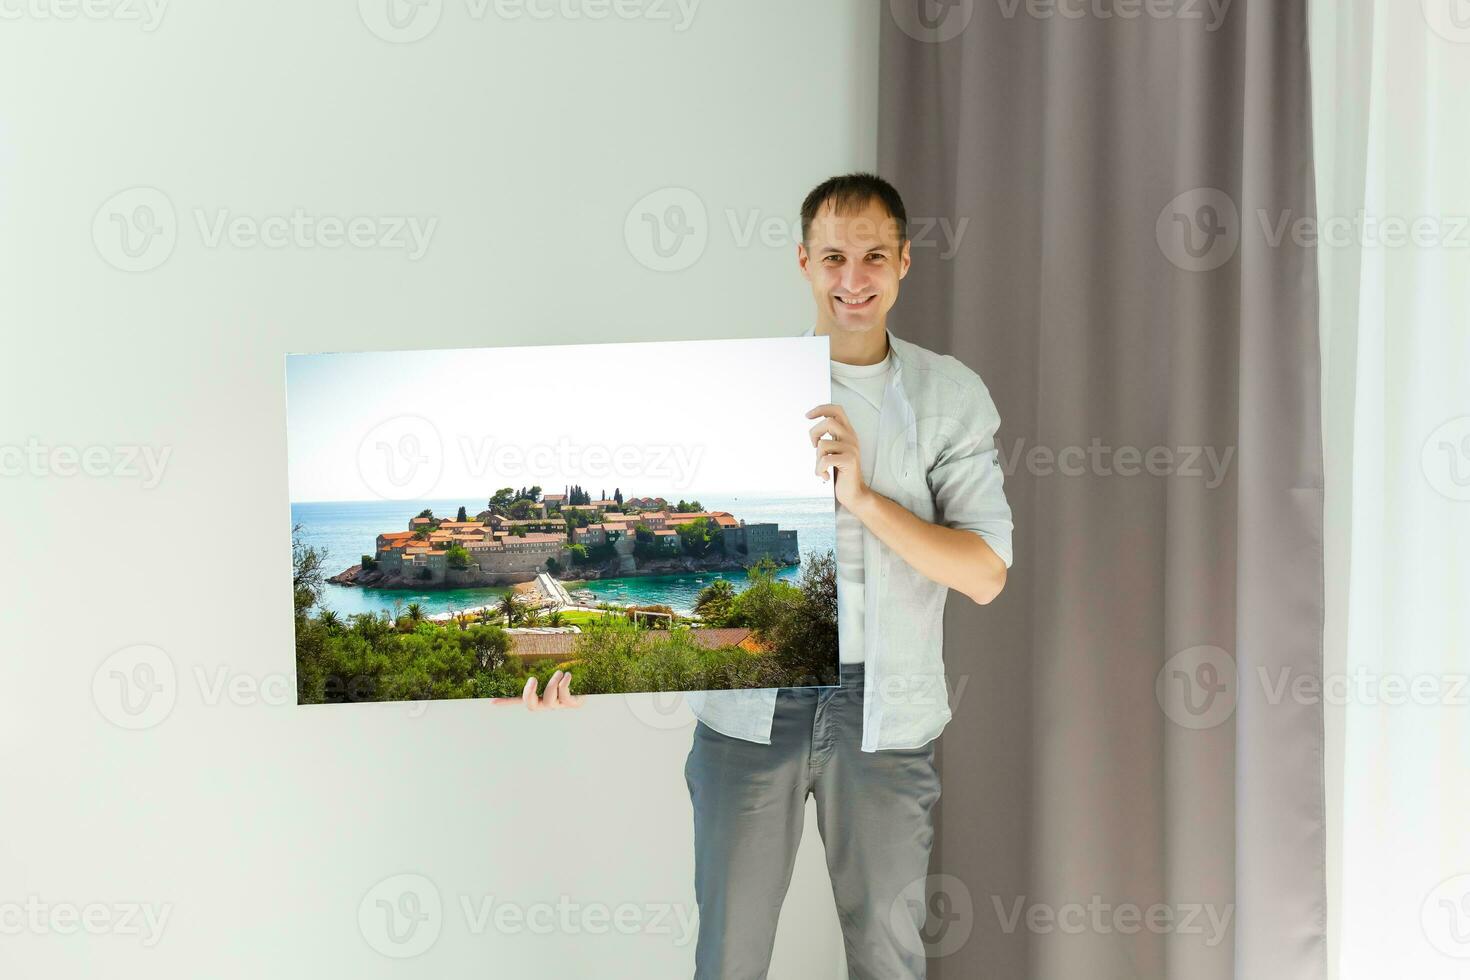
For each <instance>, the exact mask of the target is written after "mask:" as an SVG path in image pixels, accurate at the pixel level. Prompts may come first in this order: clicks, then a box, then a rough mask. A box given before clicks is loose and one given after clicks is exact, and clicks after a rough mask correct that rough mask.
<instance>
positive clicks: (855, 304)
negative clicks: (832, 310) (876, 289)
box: [835, 293, 878, 310]
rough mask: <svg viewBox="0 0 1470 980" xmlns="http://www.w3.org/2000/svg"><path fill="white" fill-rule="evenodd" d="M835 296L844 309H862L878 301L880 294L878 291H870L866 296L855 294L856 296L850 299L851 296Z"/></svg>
mask: <svg viewBox="0 0 1470 980" xmlns="http://www.w3.org/2000/svg"><path fill="white" fill-rule="evenodd" d="M835 298H836V300H837V305H838V306H841V307H842V308H843V309H846V310H861V309H866V308H867V307H869V306H872V305H873V304H874V303H875V302H877V300H878V294H877V293H869V294H868V295H866V296H855V297H852V298H851V299H849V298H847V297H845V296H838V297H835Z"/></svg>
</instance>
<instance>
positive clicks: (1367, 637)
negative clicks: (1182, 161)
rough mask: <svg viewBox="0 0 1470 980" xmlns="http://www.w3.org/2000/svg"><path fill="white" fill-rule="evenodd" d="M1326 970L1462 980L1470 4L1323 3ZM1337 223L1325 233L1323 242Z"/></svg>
mask: <svg viewBox="0 0 1470 980" xmlns="http://www.w3.org/2000/svg"><path fill="white" fill-rule="evenodd" d="M1312 50H1313V66H1312V67H1313V75H1314V77H1315V78H1316V80H1317V84H1316V86H1315V95H1314V101H1315V103H1316V106H1317V112H1318V116H1319V118H1330V119H1332V120H1333V121H1334V125H1333V126H1331V127H1324V128H1322V129H1320V130H1319V131H1318V132H1317V134H1316V156H1317V159H1318V170H1319V185H1320V188H1321V191H1320V198H1321V202H1322V205H1321V206H1322V213H1323V218H1324V224H1323V230H1324V235H1323V245H1322V247H1320V248H1319V249H1318V253H1319V264H1320V269H1321V282H1322V306H1323V317H1322V341H1323V381H1324V418H1325V419H1326V422H1327V425H1326V429H1325V434H1324V437H1325V439H1326V441H1327V447H1328V450H1329V452H1328V460H1329V463H1330V466H1329V469H1328V473H1327V486H1328V490H1329V496H1328V501H1329V508H1328V512H1327V519H1326V541H1327V555H1328V576H1327V586H1328V588H1327V596H1328V599H1327V614H1328V615H1327V628H1326V635H1327V644H1326V645H1327V672H1328V677H1329V679H1330V680H1333V681H1335V683H1334V684H1333V685H1332V688H1333V689H1334V690H1335V691H1336V692H1338V693H1337V696H1335V697H1333V698H1332V699H1331V700H1330V701H1329V702H1328V706H1327V707H1328V712H1327V713H1328V722H1329V724H1328V731H1329V749H1330V751H1329V760H1330V761H1331V765H1329V768H1328V781H1329V800H1331V801H1332V805H1331V806H1330V807H1329V813H1331V814H1333V817H1334V819H1333V820H1332V822H1331V824H1330V828H1329V829H1330V830H1331V837H1330V840H1331V845H1332V846H1331V848H1330V851H1329V855H1330V861H1329V868H1330V871H1331V874H1330V878H1329V883H1330V886H1331V890H1330V893H1329V894H1330V895H1331V896H1332V900H1333V901H1332V907H1333V909H1334V917H1333V920H1334V930H1333V932H1334V937H1333V943H1332V949H1333V951H1334V954H1335V955H1334V958H1333V967H1334V969H1333V974H1332V975H1333V976H1334V977H1337V978H1340V980H1377V978H1379V977H1383V976H1404V977H1413V978H1415V980H1450V978H1459V977H1464V976H1466V975H1467V974H1470V818H1467V814H1470V639H1467V637H1470V602H1467V599H1470V179H1467V178H1470V170H1467V167H1466V161H1467V159H1470V116H1467V112H1466V107H1465V98H1466V94H1467V93H1470V3H1466V2H1464V0H1443V2H1440V0H1423V2H1419V3H1389V2H1373V0H1332V2H1327V0H1324V2H1321V3H1316V4H1314V5H1313V6H1312ZM1329 229H1330V232H1331V233H1330V234H1328V232H1329Z"/></svg>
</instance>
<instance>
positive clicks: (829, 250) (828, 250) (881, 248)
mask: <svg viewBox="0 0 1470 980" xmlns="http://www.w3.org/2000/svg"><path fill="white" fill-rule="evenodd" d="M818 251H819V252H820V253H821V254H822V255H842V254H843V250H842V249H840V248H838V247H837V246H836V245H828V246H826V247H825V248H822V249H818ZM853 251H860V252H862V253H863V254H864V255H867V254H869V253H870V252H891V251H893V249H892V247H890V246H888V245H873V246H871V247H869V248H864V249H854V250H853Z"/></svg>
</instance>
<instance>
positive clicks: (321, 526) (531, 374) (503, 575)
mask: <svg viewBox="0 0 1470 980" xmlns="http://www.w3.org/2000/svg"><path fill="white" fill-rule="evenodd" d="M828 357H829V352H828V342H827V338H826V337H783V338H773V339H758V340H704V341H666V342H647V343H616V344H578V345H564V346H540V347H506V348H474V349H461V350H432V351H385V352H367V353H327V354H292V355H288V356H287V359H286V400H287V455H288V471H289V500H290V522H291V552H292V592H293V599H294V617H295V618H294V635H295V645H296V675H297V700H298V703H301V704H340V703H354V702H364V701H414V700H429V699H452V698H489V697H518V696H519V695H520V694H521V691H522V689H523V688H524V686H525V684H526V681H527V679H528V678H529V677H531V676H535V677H537V678H538V688H544V686H545V684H546V683H547V681H548V680H549V678H550V676H551V674H552V673H553V672H554V671H556V670H562V671H569V672H570V673H571V675H572V689H573V691H574V692H575V693H578V694H619V693H633V692H643V691H709V690H730V689H748V688H777V687H809V686H830V685H835V684H837V683H838V646H837V643H838V641H837V636H838V633H837V589H836V569H835V554H834V553H835V547H836V544H835V542H836V516H835V504H834V500H833V494H832V488H831V484H830V483H827V482H824V481H823V480H822V479H821V477H820V476H819V475H817V473H816V472H815V469H814V457H813V450H812V445H811V441H810V435H809V432H810V429H811V427H812V425H813V422H812V420H810V419H808V418H806V413H807V412H808V411H809V410H810V409H812V408H814V407H816V406H817V405H821V404H824V403H827V402H830V401H831V388H830V374H829V361H828Z"/></svg>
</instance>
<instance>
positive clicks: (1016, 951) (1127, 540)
mask: <svg viewBox="0 0 1470 980" xmlns="http://www.w3.org/2000/svg"><path fill="white" fill-rule="evenodd" d="M882 6H883V12H882V17H883V27H882V44H881V76H880V91H881V95H880V98H881V111H880V124H879V130H880V132H879V146H880V150H879V162H880V170H881V171H882V172H883V173H884V174H885V175H886V176H888V177H889V178H890V179H892V180H893V181H894V182H895V183H896V184H897V185H898V186H899V188H900V190H901V191H902V192H903V193H904V195H905V199H906V202H907V204H908V207H909V212H910V216H911V218H913V219H915V222H914V227H913V233H914V235H915V236H916V239H917V240H916V244H915V249H914V256H915V263H914V267H913V270H912V272H911V274H910V276H909V278H908V279H907V281H906V282H905V284H904V287H903V295H902V298H901V300H900V302H899V304H898V306H897V307H896V309H895V314H894V318H893V320H892V322H891V326H892V327H893V329H894V331H895V332H896V333H898V334H899V335H900V336H903V337H907V338H909V339H911V340H914V341H917V342H918V343H920V344H923V345H925V346H928V347H932V348H934V349H937V350H940V351H944V352H947V353H952V354H954V355H956V356H957V357H959V358H960V359H961V360H963V361H964V362H965V363H966V364H968V365H970V366H971V367H972V368H974V369H975V370H977V371H978V372H979V373H980V375H981V377H982V378H983V379H984V380H985V382H986V383H987V385H988V386H989V388H990V390H991V393H992V395H993V396H994V399H995V402H996V405H997V407H998V408H999V410H1000V415H1001V429H1000V432H999V434H998V439H997V443H998V447H999V449H1000V451H1001V456H1002V465H1003V466H1004V467H1005V471H1006V487H1007V495H1008V497H1009V499H1010V501H1011V505H1012V508H1013V511H1014V516H1015V522H1016V533H1015V541H1016V557H1015V566H1014V567H1013V568H1012V570H1011V573H1010V579H1009V584H1008V586H1007V588H1006V591H1005V593H1004V594H1003V595H1002V596H1001V597H1000V598H999V599H998V600H997V601H996V602H995V603H993V604H992V605H990V606H988V607H976V606H974V605H972V604H970V603H968V602H967V601H964V600H963V598H962V597H961V598H954V599H952V600H951V602H950V608H949V611H948V618H947V634H946V635H947V641H946V655H945V656H946V661H947V663H948V666H949V671H950V680H951V687H952V700H953V701H954V702H955V708H956V716H955V719H954V721H953V722H951V725H950V727H949V729H948V730H947V731H946V733H945V735H944V737H943V738H942V739H941V743H940V744H941V747H940V754H941V760H942V771H943V781H944V789H943V797H942V800H941V803H940V807H941V809H940V817H939V821H940V822H939V833H938V838H937V841H936V849H935V858H934V866H933V872H934V873H933V874H932V875H931V876H930V880H929V883H928V885H929V891H930V893H931V894H930V899H929V902H930V912H931V925H930V929H929V934H928V935H927V936H926V939H927V940H928V941H929V942H930V957H931V975H932V976H934V977H939V978H944V980H947V978H974V977H983V978H990V977H996V978H1007V980H1010V978H1042V980H1078V978H1089V980H1097V978H1164V977H1168V978H1186V980H1223V978H1242V980H1274V978H1283V980H1288V978H1289V980H1320V978H1322V977H1324V976H1325V972H1326V953H1325V925H1326V923H1325V918H1326V908H1325V882H1324V852H1325V840H1324V839H1325V823H1324V814H1323V760H1322V751H1323V735H1322V712H1321V704H1320V698H1314V697H1313V696H1312V695H1311V684H1312V682H1313V681H1316V682H1317V683H1319V684H1320V680H1321V664H1322V645H1321V628H1322V616H1323V597H1322V461H1321V436H1320V424H1319V402H1318V384H1319V363H1318V344H1317V292H1316V289H1317V287H1316V268H1315V259H1314V256H1313V253H1312V251H1311V249H1310V248H1308V247H1303V245H1302V244H1299V243H1298V241H1297V240H1296V239H1294V237H1293V235H1292V232H1291V228H1292V227H1294V226H1293V225H1292V224H1291V223H1292V222H1294V221H1300V220H1302V219H1308V218H1310V217H1312V215H1313V214H1314V200H1313V196H1314V195H1313V178H1312V173H1313V170H1312V153H1311V147H1312V143H1311V115H1310V99H1309V96H1310V92H1309V77H1308V63H1307V24H1306V9H1305V3H1304V2H1303V0H1275V2H1270V0H1235V2H1234V3H1233V4H1229V5H1227V6H1226V9H1225V11H1224V13H1223V17H1217V12H1218V8H1219V6H1220V5H1219V4H1216V5H1215V6H1214V7H1212V6H1210V5H1209V4H1207V3H1205V2H1203V0H1201V2H1195V0H1177V2H1174V3H1137V4H1133V5H1127V4H1124V3H1119V4H1117V5H1116V6H1115V5H1114V4H1112V3H1111V2H1108V0H1076V2H1068V0H1062V2H1061V3H1060V4H1059V5H1057V6H1053V7H1046V6H1042V5H1036V4H1032V5H1030V6H1029V7H1028V4H1027V2H1026V0H1019V2H1017V3H1012V2H1010V0H950V2H946V3H939V2H935V0H893V2H892V3H884V4H883V5H882ZM1048 10H1050V11H1051V13H1050V14H1048V13H1047V11H1048ZM1130 10H1131V11H1133V12H1134V13H1135V16H1133V17H1127V16H1125V14H1126V13H1127V12H1128V11H1130ZM1077 11H1082V15H1081V16H1072V14H1073V13H1075V12H1077ZM1170 11H1172V14H1171V13H1170ZM1160 12H1162V14H1161V13H1160ZM1106 13H1112V14H1113V16H1111V17H1108V16H1104V14H1106ZM1196 14H1198V15H1201V16H1200V17H1199V18H1196V17H1195V16H1193V15H1196ZM1283 227H1284V228H1286V229H1287V230H1286V232H1285V234H1284V235H1281V236H1279V237H1278V234H1277V232H1278V231H1279V230H1280V229H1282V228H1283ZM926 236H927V241H926V240H925V237H926ZM956 238H957V239H958V247H957V248H956V247H953V246H952V245H951V242H952V241H953V240H955V239H956ZM951 252H952V253H953V254H951ZM1068 447H1076V448H1074V449H1073V450H1072V451H1071V452H1070V453H1066V452H1063V451H1064V450H1066V449H1067V448H1068ZM1151 452H1152V456H1150V453H1151ZM1206 452H1213V453H1214V457H1213V458H1214V460H1215V464H1213V466H1212V464H1211V463H1209V462H1208V460H1209V457H1208V456H1203V455H1202V454H1204V453H1206ZM1048 453H1049V454H1051V455H1048ZM1135 453H1136V454H1137V455H1136V456H1135V455H1134V454H1135ZM1150 459H1151V460H1152V462H1150ZM1219 470H1223V474H1224V475H1223V478H1218V477H1217V472H1218V471H1219ZM1130 474H1136V475H1130ZM1283 681H1285V682H1286V686H1285V687H1284V688H1283V687H1282V684H1283ZM1293 692H1295V693H1293ZM1155 906H1157V908H1154V907H1155ZM1130 909H1136V910H1137V912H1138V914H1139V917H1137V918H1135V917H1134V915H1133V913H1132V912H1131V911H1130ZM1018 910H1019V912H1020V918H1019V920H1016V921H1012V916H1014V915H1015V914H1016V912H1017V911H1018ZM1058 917H1059V918H1058Z"/></svg>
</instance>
